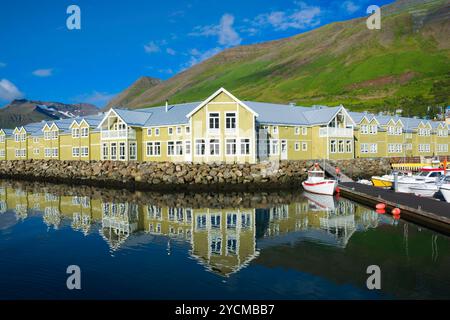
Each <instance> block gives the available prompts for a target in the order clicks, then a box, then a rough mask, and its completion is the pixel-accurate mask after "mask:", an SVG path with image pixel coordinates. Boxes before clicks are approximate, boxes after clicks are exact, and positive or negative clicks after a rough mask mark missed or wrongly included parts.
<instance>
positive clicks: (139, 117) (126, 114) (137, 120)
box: [113, 109, 152, 126]
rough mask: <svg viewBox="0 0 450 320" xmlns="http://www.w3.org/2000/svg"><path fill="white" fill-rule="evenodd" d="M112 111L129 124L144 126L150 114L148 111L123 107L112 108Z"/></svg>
mask: <svg viewBox="0 0 450 320" xmlns="http://www.w3.org/2000/svg"><path fill="white" fill-rule="evenodd" d="M113 111H114V112H115V113H117V115H118V116H119V117H121V118H122V120H123V121H125V122H126V123H127V124H129V125H131V126H133V125H135V126H144V125H145V123H146V122H147V120H148V119H149V118H150V117H151V115H152V113H150V112H139V111H129V110H125V109H113Z"/></svg>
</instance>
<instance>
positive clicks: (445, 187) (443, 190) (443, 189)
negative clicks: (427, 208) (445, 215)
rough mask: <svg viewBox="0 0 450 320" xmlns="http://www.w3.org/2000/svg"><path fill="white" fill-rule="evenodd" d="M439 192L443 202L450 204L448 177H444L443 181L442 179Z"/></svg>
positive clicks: (449, 179) (449, 177)
mask: <svg viewBox="0 0 450 320" xmlns="http://www.w3.org/2000/svg"><path fill="white" fill-rule="evenodd" d="M439 190H440V191H441V193H442V196H443V197H444V199H445V201H446V202H448V203H450V176H446V177H445V179H443V181H442V184H441V187H440V188H439Z"/></svg>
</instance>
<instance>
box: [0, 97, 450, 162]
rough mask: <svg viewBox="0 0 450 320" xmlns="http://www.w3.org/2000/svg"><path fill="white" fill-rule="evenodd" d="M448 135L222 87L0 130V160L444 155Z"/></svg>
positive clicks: (415, 123) (444, 127) (441, 126)
mask: <svg viewBox="0 0 450 320" xmlns="http://www.w3.org/2000/svg"><path fill="white" fill-rule="evenodd" d="M448 131H449V125H448V124H446V123H444V122H435V121H429V120H423V119H416V118H405V117H398V116H387V115H374V114H369V113H357V112H348V111H347V110H346V109H345V108H344V107H343V106H342V105H341V106H336V107H326V106H313V107H300V106H295V105H281V104H273V103H263V102H254V101H241V100H239V99H238V98H237V97H235V96H234V95H233V94H231V93H230V92H228V91H227V90H226V89H224V88H221V89H219V90H217V91H216V92H214V93H213V94H212V95H211V96H209V97H208V98H207V99H206V100H204V101H200V102H192V103H183V104H177V105H169V104H168V103H166V105H165V106H160V107H154V108H145V109H135V110H125V109H116V108H113V109H110V110H109V111H107V112H106V113H104V114H100V115H97V116H87V117H82V118H76V119H64V120H56V121H48V122H41V123H34V124H29V125H26V126H23V127H17V128H15V129H14V130H13V131H12V132H10V131H8V130H1V131H0V160H2V159H7V160H20V159H59V160H86V161H88V160H114V161H171V162H196V163H205V162H206V163H210V162H222V163H256V162H258V161H266V160H269V161H280V160H305V159H315V160H320V159H336V160H339V159H352V158H355V157H356V158H359V157H370V158H376V157H413V156H416V157H417V156H423V157H431V156H436V155H440V156H448V155H450V151H449V148H450V147H449V144H450V138H449V135H448ZM2 141H3V142H2ZM2 150H3V151H2ZM2 155H3V156H2Z"/></svg>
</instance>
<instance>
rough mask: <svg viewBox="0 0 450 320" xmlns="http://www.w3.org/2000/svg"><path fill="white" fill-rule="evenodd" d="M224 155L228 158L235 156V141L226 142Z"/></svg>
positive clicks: (228, 140)
mask: <svg viewBox="0 0 450 320" xmlns="http://www.w3.org/2000/svg"><path fill="white" fill-rule="evenodd" d="M226 153H227V155H229V156H230V155H235V154H236V139H227V140H226Z"/></svg>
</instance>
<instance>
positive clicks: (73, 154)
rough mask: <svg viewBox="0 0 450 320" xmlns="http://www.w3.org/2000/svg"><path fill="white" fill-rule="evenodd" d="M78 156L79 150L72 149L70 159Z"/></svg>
mask: <svg viewBox="0 0 450 320" xmlns="http://www.w3.org/2000/svg"><path fill="white" fill-rule="evenodd" d="M79 156H80V148H72V157H79Z"/></svg>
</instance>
